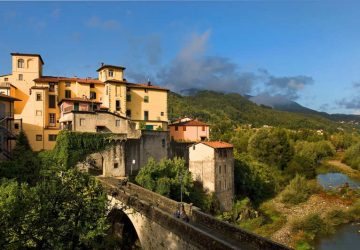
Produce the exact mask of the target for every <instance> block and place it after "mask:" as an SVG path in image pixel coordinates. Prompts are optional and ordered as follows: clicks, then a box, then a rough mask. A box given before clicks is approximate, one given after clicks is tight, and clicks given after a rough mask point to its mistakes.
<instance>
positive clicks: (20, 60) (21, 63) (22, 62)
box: [18, 59, 24, 68]
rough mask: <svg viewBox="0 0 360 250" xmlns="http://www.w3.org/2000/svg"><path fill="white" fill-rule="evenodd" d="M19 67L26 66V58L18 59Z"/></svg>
mask: <svg viewBox="0 0 360 250" xmlns="http://www.w3.org/2000/svg"><path fill="white" fill-rule="evenodd" d="M18 68H24V60H23V59H19V60H18Z"/></svg>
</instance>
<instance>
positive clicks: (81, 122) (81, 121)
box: [80, 118, 85, 126]
mask: <svg viewBox="0 0 360 250" xmlns="http://www.w3.org/2000/svg"><path fill="white" fill-rule="evenodd" d="M84 125H85V118H80V126H84Z"/></svg>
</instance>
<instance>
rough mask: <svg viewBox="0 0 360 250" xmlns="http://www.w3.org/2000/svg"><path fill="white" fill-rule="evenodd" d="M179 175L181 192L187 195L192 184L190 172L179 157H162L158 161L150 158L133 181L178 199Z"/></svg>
mask: <svg viewBox="0 0 360 250" xmlns="http://www.w3.org/2000/svg"><path fill="white" fill-rule="evenodd" d="M180 176H181V178H182V185H183V188H182V189H183V194H185V195H186V196H189V193H190V189H191V187H192V185H193V184H192V178H191V173H190V172H189V171H188V170H187V169H186V167H185V161H184V160H183V159H181V158H174V159H173V160H170V159H163V160H161V161H160V162H159V163H157V162H156V161H155V160H154V159H153V158H150V159H149V160H148V163H147V164H146V165H145V166H144V167H142V168H141V170H140V171H139V173H138V175H137V176H136V178H135V181H136V182H137V183H138V184H139V185H140V186H142V187H145V188H147V189H149V190H152V191H155V192H157V193H159V194H161V195H165V196H167V197H170V198H172V199H176V200H180V185H181V182H180V179H181V178H180Z"/></svg>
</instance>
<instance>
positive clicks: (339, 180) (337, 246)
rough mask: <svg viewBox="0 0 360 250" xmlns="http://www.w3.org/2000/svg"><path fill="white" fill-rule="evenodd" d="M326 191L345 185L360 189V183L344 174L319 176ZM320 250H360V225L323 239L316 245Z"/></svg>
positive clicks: (352, 224)
mask: <svg viewBox="0 0 360 250" xmlns="http://www.w3.org/2000/svg"><path fill="white" fill-rule="evenodd" d="M317 180H318V182H319V184H320V185H321V186H322V187H323V188H324V189H327V190H329V189H334V188H337V187H340V186H343V185H344V184H345V183H348V184H349V187H351V188H354V189H360V181H359V180H355V179H351V178H349V177H348V176H347V175H345V174H342V173H326V174H319V175H318V176H317ZM316 249H319V250H358V249H360V223H351V224H348V225H343V226H340V227H339V228H338V230H337V231H336V233H335V234H333V235H330V236H329V237H326V238H322V239H321V240H319V242H318V244H317V245H316Z"/></svg>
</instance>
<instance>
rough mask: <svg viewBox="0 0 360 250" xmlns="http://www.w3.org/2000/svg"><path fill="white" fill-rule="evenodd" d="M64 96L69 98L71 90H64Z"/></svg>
mask: <svg viewBox="0 0 360 250" xmlns="http://www.w3.org/2000/svg"><path fill="white" fill-rule="evenodd" d="M65 98H71V90H65Z"/></svg>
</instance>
